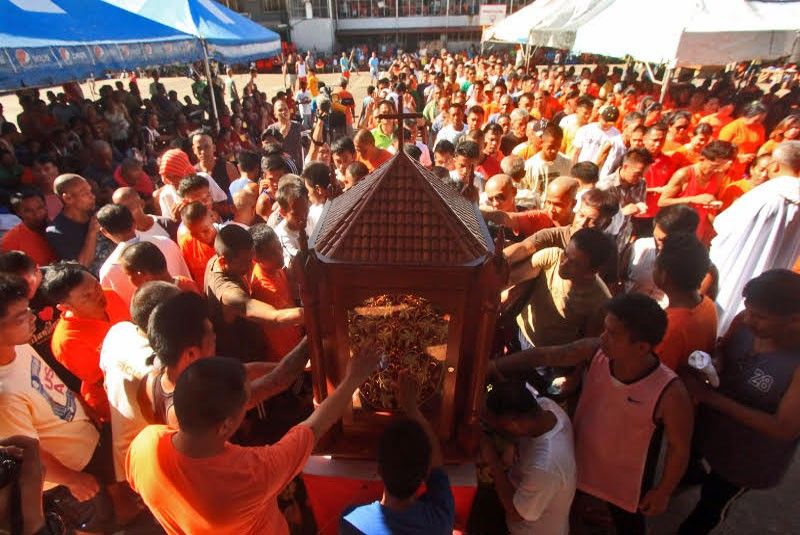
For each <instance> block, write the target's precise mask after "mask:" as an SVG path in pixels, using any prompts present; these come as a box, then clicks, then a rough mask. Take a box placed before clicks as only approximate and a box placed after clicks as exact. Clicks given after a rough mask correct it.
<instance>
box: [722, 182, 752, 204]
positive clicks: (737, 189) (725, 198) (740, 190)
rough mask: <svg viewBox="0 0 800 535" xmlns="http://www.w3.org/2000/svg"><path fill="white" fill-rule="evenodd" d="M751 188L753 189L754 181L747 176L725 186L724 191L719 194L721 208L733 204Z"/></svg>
mask: <svg viewBox="0 0 800 535" xmlns="http://www.w3.org/2000/svg"><path fill="white" fill-rule="evenodd" d="M751 189H753V183H752V182H750V181H749V180H748V179H746V178H743V179H741V180H737V181H736V182H731V183H730V184H728V185H727V186H725V187H724V188H723V189H722V193H720V195H719V200H720V201H721V202H722V208H720V210H725V209H726V208H727V207H729V206H730V205H732V204H733V202H734V201H735V200H736V199H738V198H739V197H741V196H742V195H744V194H745V193H747V192H748V191H750V190H751Z"/></svg>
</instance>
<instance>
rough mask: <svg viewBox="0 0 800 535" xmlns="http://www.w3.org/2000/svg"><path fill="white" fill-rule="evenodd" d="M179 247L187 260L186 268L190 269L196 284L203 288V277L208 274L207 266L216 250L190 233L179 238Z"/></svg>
mask: <svg viewBox="0 0 800 535" xmlns="http://www.w3.org/2000/svg"><path fill="white" fill-rule="evenodd" d="M178 247H180V249H181V254H182V255H183V259H184V260H186V266H187V267H188V268H189V273H191V275H192V278H193V279H194V282H196V283H197V285H198V286H202V285H203V277H205V274H206V264H208V261H209V260H211V257H212V256H214V255H215V254H216V253H215V252H214V248H213V247H212V246H210V245H208V244H207V243H203V242H201V241H200V240H198V239H197V238H195V237H193V236H192V235H191V234H189V233H188V232H186V233H184V234H181V235H180V236H178Z"/></svg>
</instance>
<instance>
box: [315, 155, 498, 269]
mask: <svg viewBox="0 0 800 535" xmlns="http://www.w3.org/2000/svg"><path fill="white" fill-rule="evenodd" d="M309 248H311V249H314V250H315V252H316V254H317V255H318V256H322V257H325V258H326V259H329V260H335V261H341V262H347V263H363V264H395V265H428V266H438V265H449V266H452V265H472V264H476V263H479V262H481V261H482V260H483V259H485V258H486V257H487V256H488V255H490V254H491V253H492V252H493V251H494V245H493V243H492V241H491V238H490V236H489V233H488V230H487V229H486V225H485V223H483V219H482V218H481V215H480V211H479V210H478V209H477V207H476V206H475V205H474V204H473V203H472V202H470V201H469V200H467V199H466V198H464V197H463V196H461V195H460V194H459V192H458V191H456V190H455V189H454V188H452V187H451V186H449V185H447V184H445V183H444V182H443V181H442V180H441V179H440V178H439V177H437V176H436V175H434V174H433V173H431V172H430V171H428V170H427V169H425V168H424V167H423V166H422V165H420V164H419V162H417V161H415V160H414V159H412V158H410V157H409V156H408V155H406V154H405V153H404V152H402V151H401V152H400V153H399V154H397V155H395V156H394V157H392V159H391V160H389V161H387V162H386V163H384V164H383V165H381V166H380V167H378V168H377V169H375V170H374V171H373V172H372V173H370V174H368V175H367V176H366V177H364V178H363V179H362V180H361V181H360V182H358V184H356V185H355V186H353V187H352V188H350V189H349V190H348V191H346V192H344V193H343V194H341V195H339V196H338V197H336V198H335V199H333V200H331V201H329V203H328V205H327V206H326V207H325V210H324V212H323V214H322V218H321V220H320V222H319V224H318V225H317V228H316V230H315V231H314V234H313V236H312V237H311V240H310V242H309Z"/></svg>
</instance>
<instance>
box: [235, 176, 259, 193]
mask: <svg viewBox="0 0 800 535" xmlns="http://www.w3.org/2000/svg"><path fill="white" fill-rule="evenodd" d="M251 182H253V181H252V180H250V179H249V178H247V177H241V178H237V179H236V180H234V181H233V182H231V185H230V186H228V191H230V192H231V197H233V195H234V194H235V193H236V192H237V191H240V190H242V189H244V187H245V186H246V185H248V184H250V183H251ZM253 183H255V182H253Z"/></svg>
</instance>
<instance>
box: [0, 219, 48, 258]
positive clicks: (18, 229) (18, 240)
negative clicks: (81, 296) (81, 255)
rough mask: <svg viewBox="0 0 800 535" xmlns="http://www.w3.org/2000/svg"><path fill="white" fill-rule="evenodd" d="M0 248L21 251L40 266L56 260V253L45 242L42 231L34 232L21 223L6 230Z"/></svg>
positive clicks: (4, 250)
mask: <svg viewBox="0 0 800 535" xmlns="http://www.w3.org/2000/svg"><path fill="white" fill-rule="evenodd" d="M0 249H2V251H3V252H6V251H22V252H23V253H25V254H26V255H28V256H30V257H31V258H32V259H33V261H34V262H36V263H37V264H39V265H40V266H46V265H48V264H52V263H53V262H55V261H56V260H58V257H56V253H55V252H53V249H52V247H50V244H49V243H47V239H46V238H45V237H44V233H39V232H34V231H33V230H31V229H29V228H28V227H26V226H25V225H24V224H23V223H20V224H19V225H17V226H15V227H14V228H12V229H11V230H9V231H8V232H6V234H5V236H3V243H2V246H0Z"/></svg>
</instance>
